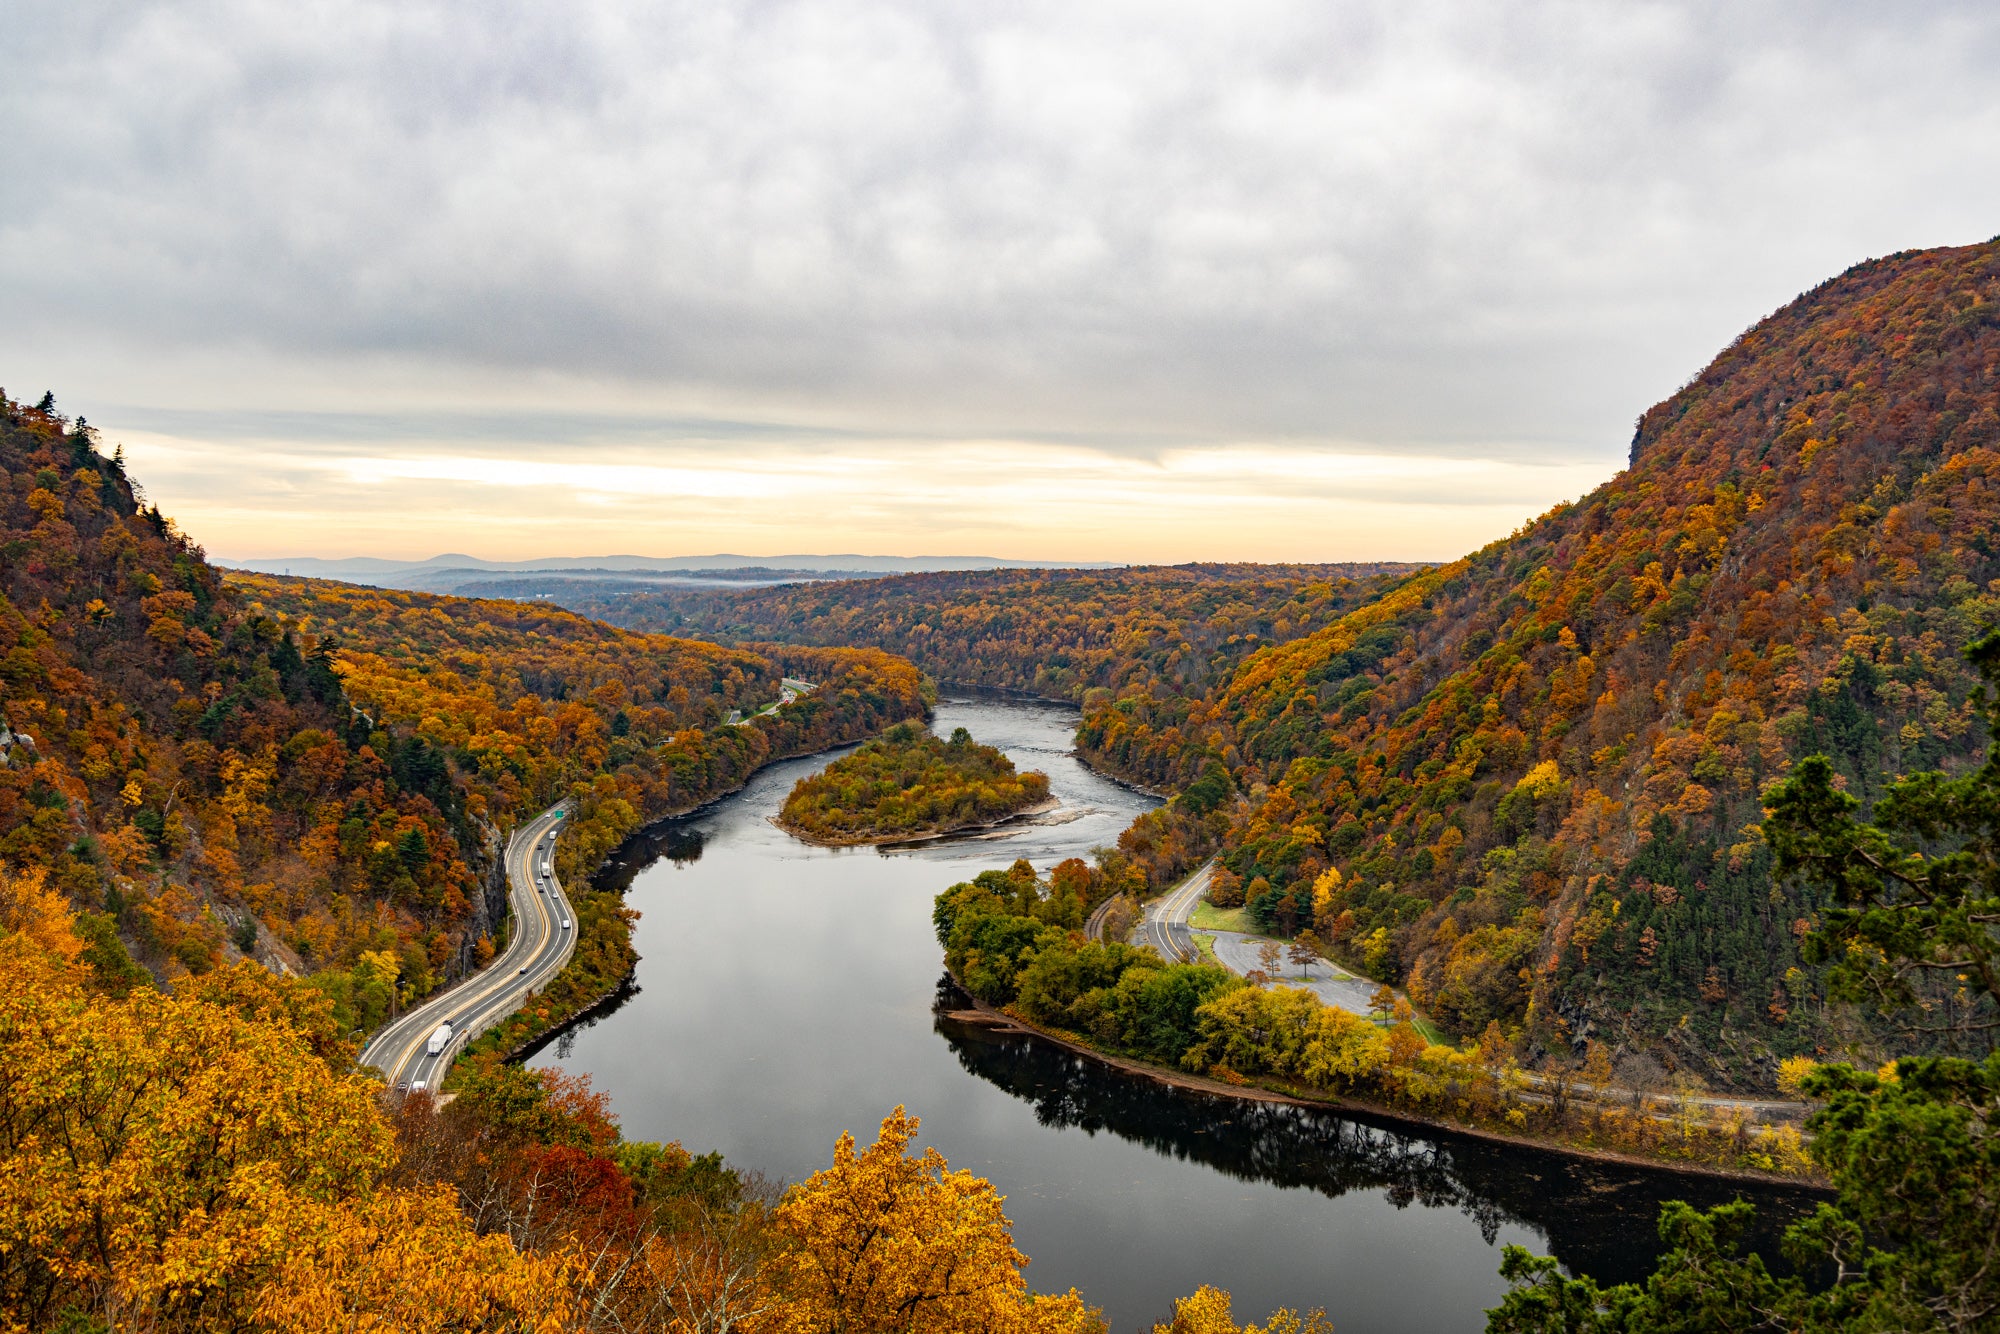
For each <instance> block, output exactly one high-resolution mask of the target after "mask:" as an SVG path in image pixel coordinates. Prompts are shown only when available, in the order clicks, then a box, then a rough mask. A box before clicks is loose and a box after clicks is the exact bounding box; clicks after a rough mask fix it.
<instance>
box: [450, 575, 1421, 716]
mask: <svg viewBox="0 0 2000 1334" xmlns="http://www.w3.org/2000/svg"><path fill="white" fill-rule="evenodd" d="M1416 568H1418V567H1416V566H1412V565H1403V564H1396V563H1393V562H1380V561H1376V562H1362V563H1353V564H1345V565H1176V566H1135V567H1132V568H1128V569H1119V570H1039V569H1037V570H979V571H948V572H944V573H937V574H911V575H899V576H895V577H892V578H887V579H856V580H830V581H823V582H819V583H803V584H785V585H781V586H778V587H774V588H754V589H721V590H718V589H710V588H677V587H665V588H662V587H657V586H653V587H635V586H619V585H616V584H605V583H586V582H583V581H562V580H535V581H532V582H527V581H515V582H495V583H491V584H485V585H481V591H491V592H493V593H495V594H503V595H511V594H520V593H526V592H530V591H532V592H534V593H537V594H542V595H548V596H552V597H554V598H555V599H556V600H557V601H559V602H561V603H562V604H563V605H564V606H567V607H569V608H571V609H572V610H575V611H579V612H582V613H584V614H585V615H589V616H594V617H598V618H599V619H602V620H606V621H610V622H612V623H613V624H616V625H625V626H631V627H633V628H635V629H641V630H656V631H662V632H666V633H671V634H675V635H688V636H693V637H695V638H698V639H712V640H719V641H721V642H724V643H742V642H757V641H770V642H774V643H788V644H822V645H835V644H844V645H863V644H865V645H871V646H873V647H875V648H880V649H886V650H888V651H889V652H891V653H895V654H897V655H899V656H901V657H905V658H908V659H909V660H910V661H911V662H914V663H916V664H917V666H919V667H921V668H922V669H923V670H924V671H926V672H928V673H930V674H931V675H932V676H933V677H936V678H937V679H938V680H940V681H951V682H955V683H958V684H962V685H969V686H983V687H988V688H995V689H1002V690H1017V691H1024V692H1027V693H1029V694H1035V695H1042V696H1045V697H1048V698H1051V699H1066V700H1073V701H1081V700H1083V699H1084V698H1085V697H1086V696H1087V695H1088V694H1089V692H1091V691H1093V690H1100V691H1101V690H1108V691H1118V690H1124V689H1131V688H1135V687H1136V688H1143V689H1145V690H1148V691H1165V692H1168V693H1173V694H1185V693H1194V694H1196V695H1199V694H1201V693H1203V692H1204V691H1206V690H1208V689H1209V688H1211V687H1212V686H1214V685H1216V684H1217V683H1219V682H1221V681H1224V680H1227V679H1228V678H1229V676H1230V674H1231V673H1232V672H1233V671H1234V670H1235V669H1236V667H1237V666H1238V665H1239V664H1240V663H1241V662H1243V660H1244V659H1246V658H1248V657H1249V656H1250V655H1251V654H1252V653H1254V652H1256V651H1257V649H1259V648H1260V647H1262V646H1264V645H1266V644H1270V643H1282V642H1285V641H1287V640H1290V639H1294V638H1297V637H1298V636H1300V635H1303V634H1307V633H1310V632H1311V631H1312V630H1314V629H1317V628H1320V627H1323V626H1325V625H1326V624H1328V623H1329V622H1330V621H1332V620H1333V619H1335V618H1337V617H1338V616H1339V615H1340V614H1341V613H1342V612H1344V611H1347V610H1350V609H1351V608H1354V607H1356V606H1359V605H1361V604H1362V603H1364V602H1366V601H1368V600H1370V599H1372V598H1374V597H1377V596H1379V595H1380V594H1381V593H1383V592H1384V591H1386V590H1388V589H1390V588H1393V587H1394V586H1395V585H1396V584H1397V583H1399V582H1400V581H1401V580H1402V579H1403V578H1405V577H1407V576H1408V575H1409V574H1410V573H1411V572H1412V571H1413V570H1415V569H1416Z"/></svg>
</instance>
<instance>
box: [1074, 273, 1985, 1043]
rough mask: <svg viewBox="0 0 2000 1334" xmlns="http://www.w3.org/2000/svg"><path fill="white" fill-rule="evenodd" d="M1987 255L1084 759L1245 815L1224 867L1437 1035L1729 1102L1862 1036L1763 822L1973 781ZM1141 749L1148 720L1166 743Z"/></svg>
mask: <svg viewBox="0 0 2000 1334" xmlns="http://www.w3.org/2000/svg"><path fill="white" fill-rule="evenodd" d="M1997 412H2000V242H1994V243H1988V244H1985V245H1978V246H1968V247H1962V248H1956V249H1948V250H1935V251H1926V252H1920V253H1909V254H1902V255H1896V256H1892V257H1890V258H1887V259H1883V260H1879V261H1874V262H1871V263H1867V264H1862V265H1859V266H1857V267H1856V268H1854V269H1852V270H1850V271H1849V272H1847V273H1845V274H1843V275H1841V276H1840V277H1839V278H1837V279H1834V280H1832V281H1830V282H1828V283H1825V284H1823V285H1822V286H1820V287H1818V288H1816V289H1814V290H1813V291H1811V292H1809V293H1807V294H1806V295H1804V296H1803V297H1801V298H1799V299H1798V300H1797V301H1795V302H1793V303H1792V304H1791V305H1789V306H1787V307H1785V308H1784V309H1783V310H1781V311H1779V312H1778V313H1776V314H1775V315H1773V316H1771V317H1770V318H1768V319H1766V320H1765V321H1763V322H1762V323H1760V324H1758V325H1757V326H1756V327H1755V328H1753V329H1751V330H1750V331H1749V332H1747V333H1746V334H1744V335H1743V336H1742V337H1741V338H1740V339H1738V340H1737V341H1736V343H1734V344H1733V345H1732V346H1731V347H1730V348H1728V349H1727V350H1726V351H1725V352H1724V353H1723V354H1722V355H1721V356H1719V357H1718V358H1717V359H1716V360H1715V362H1714V363H1713V364H1711V365H1710V366H1709V367H1708V368H1707V369H1706V370H1704V371H1703V372H1702V373H1701V374H1700V375H1699V376H1697V377H1696V378H1695V379H1694V380H1693V381H1691V382H1690V383H1689V384H1688V385H1687V386H1686V387H1685V388H1683V389H1682V390H1681V391H1680V392H1679V393H1677V394H1675V395H1674V396H1673V397H1672V398H1670V399H1668V400H1667V401H1665V402H1664V403H1661V404H1659V405H1658V406H1656V407H1654V408H1653V409H1651V410H1650V411H1648V412H1647V413H1646V414H1645V415H1644V416H1643V417H1642V418H1641V419H1640V422H1639V426H1638V430H1637V433H1636V434H1635V436H1634V439H1633V443H1632V458H1631V465H1630V467H1629V468H1628V469H1627V470H1626V471H1625V472H1623V473H1621V474H1619V475H1618V476H1617V477H1616V478H1614V479H1613V480H1612V481H1610V482H1608V483H1607V484H1605V485H1604V486H1602V487H1600V488H1599V489H1598V490H1597V491H1595V492H1593V493H1591V494H1590V495H1588V496H1586V497H1584V498H1583V499H1582V500H1581V501H1579V502H1577V503H1576V504H1573V505H1564V506H1560V507H1558V508H1557V509H1555V510H1553V511H1551V512H1550V513H1549V514H1547V515H1545V516H1543V517H1542V518H1541V519H1539V520H1537V521H1536V522H1535V523H1533V524H1530V525H1528V526H1527V527H1526V528H1524V529H1523V530H1522V531H1521V532H1519V533H1517V534H1515V535H1514V536H1513V537H1511V538H1509V539H1507V540H1505V541H1502V542H1497V543H1495V544H1493V545H1492V546H1489V547H1487V548H1485V549H1484V550H1481V551H1479V552H1476V553H1474V554H1473V555H1471V556H1469V557H1467V558H1465V559H1463V560H1460V561H1457V562H1455V563H1453V564H1451V565H1449V566H1445V567H1443V568H1440V569H1437V570H1433V571H1429V572H1427V573H1425V574H1422V575H1420V576H1418V577H1417V578H1415V579H1413V580H1411V581H1409V582H1408V583H1406V584H1404V585H1403V586H1402V587H1400V588H1398V589H1396V590H1395V591H1393V592H1391V593H1389V594H1388V595H1387V596H1385V597H1383V598H1381V599H1379V600H1378V601H1376V602H1373V603H1371V604H1370V605H1368V606H1366V607H1363V608H1361V609H1359V610H1357V611H1355V612H1353V613H1351V614H1349V615H1348V616H1346V617H1344V618H1342V619H1341V620H1340V621H1338V622H1337V623H1336V624H1334V625H1332V626H1329V627H1327V628H1325V629H1323V630H1320V631H1317V632H1315V633H1313V634H1311V635H1308V636H1306V637H1304V638H1301V639H1298V640H1296V641H1294V642H1292V643H1289V644H1285V645H1281V646H1277V647H1273V648H1267V649H1265V650H1263V651H1261V652H1259V653H1257V654H1255V655H1254V656H1252V657H1251V658H1250V659H1249V660H1248V661H1247V662H1245V663H1244V665H1243V667H1242V668H1241V669H1240V670H1239V671H1238V672H1237V673H1236V674H1235V676H1234V677H1233V679H1232V680H1230V681H1229V683H1228V684H1227V686H1226V687H1225V688H1223V689H1222V690H1220V691H1219V692H1217V693H1216V694H1215V695H1213V696H1212V697H1210V698H1209V699H1207V700H1203V701H1200V702H1198V703H1197V704H1195V705H1194V706H1192V707H1189V706H1188V705H1187V704H1186V703H1185V701H1180V700H1162V699H1159V698H1157V697H1155V696H1137V695H1135V696H1133V697H1130V698H1127V699H1124V700H1121V701H1119V702H1118V704H1117V705H1116V706H1114V707H1108V708H1104V709H1099V710H1095V711H1093V714H1092V716H1091V718H1090V719H1089V721H1088V722H1087V724H1086V727H1085V729H1084V733H1083V741H1084V744H1085V745H1086V747H1087V749H1089V750H1090V751H1091V752H1092V753H1094V754H1096V755H1098V756H1101V757H1102V758H1103V759H1104V760H1106V761H1107V762H1110V763H1113V764H1115V765H1117V766H1119V767H1121V768H1124V769H1126V770H1128V771H1138V772H1148V773H1153V774H1157V775H1159V776H1161V777H1162V778H1165V779H1168V780H1171V781H1178V782H1182V783H1185V782H1187V781H1189V780H1190V779H1191V778H1192V777H1193V776H1194V775H1195V774H1196V773H1198V772H1199V771H1200V767H1201V766H1202V765H1203V764H1205V763H1207V762H1209V761H1210V760H1219V761H1221V762H1222V763H1224V764H1225V765H1227V766H1228V767H1229V768H1230V770H1231V771H1232V773H1233V775H1234V777H1235V779H1236V782H1237V784H1238V786H1239V787H1240V788H1241V789H1242V790H1245V791H1247V792H1250V793H1251V794H1252V800H1250V801H1249V802H1248V803H1246V804H1244V805H1243V806H1242V807H1241V808H1240V809H1239V812H1238V815H1237V817H1236V818H1235V820H1234V823H1233V825H1232V827H1231V829H1230V831H1229V833H1228V835H1227V836H1226V846H1227V852H1226V861H1227V864H1228V865H1229V867H1230V868H1231V869H1232V870H1233V871H1234V872H1235V873H1236V874H1238V875H1240V876H1241V877H1242V879H1243V881H1245V882H1247V883H1246V884H1245V887H1244V889H1245V893H1246V895H1247V896H1248V898H1249V900H1250V902H1251V906H1252V909H1253V911H1255V912H1256V913H1258V914H1259V915H1260V916H1262V917H1264V918H1265V919H1266V920H1268V921H1271V922H1273V923H1274V924H1276V925H1278V926H1280V927H1282V928H1286V929H1296V928H1298V927H1302V926H1304V925H1305V924H1306V923H1308V922H1313V923H1315V924H1316V925H1317V926H1318V927H1319V928H1320V930H1321V932H1322V934H1323V935H1325V936H1327V937H1328V938H1330V939H1331V940H1332V941H1334V942H1335V943H1336V945H1337V947H1338V948H1339V949H1340V950H1341V951H1342V952H1343V953H1344V954H1346V955H1347V956H1348V957H1349V958H1351V959H1352V960H1353V961H1355V962H1357V963H1360V964H1363V965H1365V966H1367V967H1368V968H1370V969H1371V970H1372V971H1375V972H1376V973H1378V974H1379V975H1381V976H1384V977H1394V978H1400V979H1404V980H1407V982H1408V984H1409V988H1410V990H1411V992H1412V993H1413V994H1414V995H1415V996H1416V997H1418V998H1419V999H1420V1001H1422V1002H1423V1003H1425V1004H1427V1005H1428V1006H1429V1007H1430V1008H1431V1010H1432V1012H1433V1013H1434V1014H1435V1015H1436V1016H1437V1017H1438V1018H1439V1019H1440V1020H1441V1021H1442V1022H1444V1023H1446V1024H1447V1025H1448V1026H1450V1027H1452V1028H1454V1029H1457V1030H1458V1031H1461V1032H1477V1031H1479V1030H1480V1029H1482V1028H1483V1027H1484V1026H1485V1025H1486V1024H1487V1023H1488V1022H1489V1021H1493V1020H1498V1021H1500V1022H1501V1023H1502V1024H1503V1025H1505V1024H1516V1023H1521V1024H1525V1025H1526V1027H1527V1028H1528V1029H1529V1031H1530V1032H1531V1033H1532V1034H1533V1035H1534V1036H1535V1037H1536V1038H1537V1039H1539V1040H1541V1041H1545V1042H1560V1041H1562V1040H1564V1039H1570V1040H1575V1039H1578V1038H1580V1037H1581V1036H1582V1035H1584V1034H1590V1035H1592V1036H1597V1037H1609V1038H1611V1039H1614V1040H1616V1041H1617V1042H1618V1043H1619V1044H1620V1045H1621V1046H1622V1047H1623V1048H1624V1049H1625V1050H1626V1051H1627V1052H1628V1053H1638V1052H1649V1053H1651V1055H1653V1056H1654V1057H1658V1058H1662V1059H1664V1060H1665V1061H1667V1062H1668V1063H1670V1064H1683V1065H1687V1066H1690V1067H1692V1068H1695V1069H1698V1070H1701V1071H1703V1072H1705V1073H1707V1074H1709V1075H1711V1076H1715V1077H1720V1078H1724V1079H1744V1080H1750V1081H1753V1082H1754V1081H1757V1080H1759V1079H1760V1078H1761V1077H1763V1076H1766V1075H1768V1073H1769V1068H1770V1067H1769V1061H1770V1057H1771V1055H1772V1053H1774V1052H1775V1053H1778V1054H1786V1053H1790V1052H1794V1051H1800V1050H1805V1051H1812V1050H1817V1049H1821V1048H1826V1047H1830V1046H1837V1045H1840V1044H1841V1043H1843V1042H1846V1041H1849V1040H1853V1039H1855V1038H1857V1037H1859V1036H1861V1034H1860V1032H1859V1030H1857V1029H1855V1028H1854V1027H1853V1025H1852V1023H1851V1022H1850V1021H1849V1020H1848V1018H1847V1017H1846V1016H1843V1015H1842V1014H1840V1013H1838V1012H1836V1011H1832V1010H1829V1009H1828V1008H1827V1007H1826V1006H1825V1005H1824V1004H1822V1003H1821V1001H1820V1000H1819V998H1818V992H1817V988H1816V985H1815V982H1814V978H1813V976H1812V972H1811V970H1810V969H1806V968H1804V967H1803V966H1802V965H1801V964H1800V962H1799V958H1798V949H1797V941H1798V937H1799V936H1800V935H1801V934H1803V932H1804V931H1805V930H1806V929H1807V928H1808V926H1809V925H1810V923H1811V922H1812V920H1813V917H1814V912H1815V907H1816V905H1815V904H1814V903H1813V902H1812V901H1811V900H1810V899H1809V898H1807V897H1805V896H1803V895H1802V894H1801V893H1800V892H1799V891H1796V890H1794V889H1791V888H1789V887H1786V886H1780V885H1774V884H1773V883H1772V882H1771V878H1770V875H1769V871H1768V866H1769V859H1768V855H1767V852H1766V850H1765V848H1764V846H1763V844H1762V841H1761V839H1760V836H1759V830H1758V821H1759V819H1760V815H1761V811H1760V802H1759V796H1760V793H1761V791H1762V790H1763V789H1764V788H1765V787H1766V786H1767V785H1768V784H1769V783H1771V782H1772V781H1773V780H1774V779H1775V778H1777V777H1778V776H1780V775H1782V774H1783V773H1784V772H1785V771H1786V770H1787V769H1788V768H1789V767H1790V765H1791V764H1792V763H1793V762H1794V761H1795V760H1796V759H1797V758H1799V757H1800V756H1803V755H1807V754H1811V753H1814V752H1824V753H1826V754H1828V755H1830V756H1832V757H1833V758H1834V760H1835V763H1836V764H1837V766H1838V768H1839V771H1840V773H1841V774H1842V775H1843V776H1844V778H1845V780H1846V781H1847V783H1848V784H1849V786H1850V788H1851V790H1853V791H1855V792H1856V793H1857V794H1859V795H1861V796H1863V797H1864V798H1865V797H1868V796H1871V795H1872V794H1874V793H1877V792H1879V791H1880V789H1881V786H1882V784H1883V782H1884V781H1885V778H1886V777H1887V776H1889V775H1894V774H1902V773H1907V772H1910V771H1913V770H1918V769H1923V768H1929V767H1935V766H1938V765H1946V766H1953V765H1958V764H1962V763H1963V762H1965V761H1966V760H1967V759H1968V758H1970V757H1971V756H1972V755H1973V754H1975V752H1976V751H1977V750H1978V749H1979V747H1980V745H1981V741H1982V739H1981V737H1980V736H1979V734H1978V732H1977V730H1976V728H1975V727H1974V725H1973V718H1972V715H1971V713H1970V711H1969V710H1968V708H1967V701H1968V699H1969V697H1970V696H1971V693H1972V692H1973V690H1974V689H1975V688H1976V679H1975V677H1974V676H1973V675H1972V674H1971V673H1970V672H1969V671H1968V670H1967V668H1966V665H1965V664H1964V662H1963V660H1962V658H1961V656H1960V655H1961V650H1962V649H1963V647H1964V645H1965V644H1966V643H1967V642H1968V641H1969V640H1970V639H1972V638H1974V637H1976V636H1977V635H1978V634H1979V633H1981V632H1982V631H1983V630H1985V629H1988V628H1991V627H1992V626H1994V625H1996V624H2000V415H1996V413H1997ZM1162 713H1164V714H1165V715H1166V716H1164V717H1162V716H1160V715H1161V714H1162Z"/></svg>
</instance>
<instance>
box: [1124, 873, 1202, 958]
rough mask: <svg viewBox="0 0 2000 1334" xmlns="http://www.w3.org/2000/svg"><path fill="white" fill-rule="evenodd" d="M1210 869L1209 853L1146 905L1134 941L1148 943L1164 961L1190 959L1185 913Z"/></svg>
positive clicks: (1190, 942) (1191, 941) (1190, 935)
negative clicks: (1202, 860)
mask: <svg viewBox="0 0 2000 1334" xmlns="http://www.w3.org/2000/svg"><path fill="white" fill-rule="evenodd" d="M1214 869H1215V859H1214V858H1213V857H1211V858H1209V859H1208V860H1207V861H1205V862H1203V863H1202V864H1201V865H1200V866H1198V867H1196V868H1195V872H1194V874H1193V875H1191V876H1189V877H1188V878H1187V879H1185V880H1183V881H1181V883H1180V884H1179V885H1178V886H1177V887H1175V888H1174V889H1172V890H1169V891H1168V892H1167V893H1165V894H1162V895H1161V896H1160V897H1159V898H1157V899H1155V900H1153V901H1152V902H1151V903H1149V904H1148V905H1146V918H1145V920H1144V921H1143V922H1141V923H1140V924H1139V932H1138V940H1137V943H1138V944H1141V945H1151V946H1152V947H1153V948H1154V949H1156V950H1158V951H1159V952H1160V957H1161V958H1162V959H1165V960H1166V961H1167V962H1168V963H1193V962H1194V961H1195V958H1196V953H1195V948H1194V931H1193V929H1192V928H1191V927H1189V926H1188V914H1189V913H1191V912H1193V911H1194V905H1195V904H1196V903H1197V902H1199V901H1200V899H1201V896H1202V895H1203V894H1206V893H1207V892H1208V877H1209V873H1210V872H1212V871H1213V870H1214Z"/></svg>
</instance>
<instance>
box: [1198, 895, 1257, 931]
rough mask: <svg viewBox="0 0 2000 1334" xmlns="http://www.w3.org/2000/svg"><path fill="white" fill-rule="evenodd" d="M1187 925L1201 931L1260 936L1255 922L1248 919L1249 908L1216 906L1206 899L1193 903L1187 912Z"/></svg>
mask: <svg viewBox="0 0 2000 1334" xmlns="http://www.w3.org/2000/svg"><path fill="white" fill-rule="evenodd" d="M1188 925H1189V926H1193V927H1199V928H1200V929H1201V930H1203V931H1240V932H1242V933H1243V934H1245V935H1249V936H1261V935H1263V934H1264V933H1263V932H1262V931H1259V930H1258V929H1257V924H1256V923H1255V922H1253V921H1251V920H1250V913H1249V910H1247V909H1244V908H1218V907H1216V906H1215V905H1214V904H1213V903H1210V902H1209V901H1208V900H1207V899H1201V900H1199V901H1198V902H1196V904H1195V905H1194V911H1193V912H1191V913H1189V914H1188Z"/></svg>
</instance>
